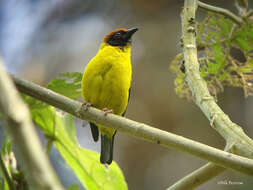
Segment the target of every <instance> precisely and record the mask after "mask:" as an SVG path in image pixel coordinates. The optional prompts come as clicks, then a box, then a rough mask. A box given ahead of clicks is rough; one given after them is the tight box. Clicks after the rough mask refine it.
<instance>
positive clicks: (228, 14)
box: [198, 1, 243, 25]
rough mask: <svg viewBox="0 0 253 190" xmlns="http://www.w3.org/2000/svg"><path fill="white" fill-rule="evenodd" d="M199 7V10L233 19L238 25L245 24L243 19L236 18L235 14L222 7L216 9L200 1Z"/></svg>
mask: <svg viewBox="0 0 253 190" xmlns="http://www.w3.org/2000/svg"><path fill="white" fill-rule="evenodd" d="M198 6H199V8H202V9H205V10H208V11H212V12H215V13H219V14H222V15H224V16H225V17H227V18H229V19H231V20H232V21H234V22H235V23H236V24H238V25H241V24H242V23H243V19H241V18H240V17H238V16H236V15H235V14H234V13H232V12H231V11H229V10H227V9H223V8H220V7H215V6H212V5H208V4H206V3H202V2H200V1H198Z"/></svg>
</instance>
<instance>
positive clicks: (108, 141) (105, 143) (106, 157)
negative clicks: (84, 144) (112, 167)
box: [100, 133, 115, 165]
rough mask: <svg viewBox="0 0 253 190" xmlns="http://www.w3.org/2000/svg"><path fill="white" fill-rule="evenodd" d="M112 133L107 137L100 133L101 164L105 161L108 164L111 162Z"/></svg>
mask: <svg viewBox="0 0 253 190" xmlns="http://www.w3.org/2000/svg"><path fill="white" fill-rule="evenodd" d="M114 135H115V133H114V134H113V135H112V137H108V136H107V135H105V134H101V153H100V162H101V163H102V164H105V163H107V164H108V165H109V164H111V163H112V160H113V142H114Z"/></svg>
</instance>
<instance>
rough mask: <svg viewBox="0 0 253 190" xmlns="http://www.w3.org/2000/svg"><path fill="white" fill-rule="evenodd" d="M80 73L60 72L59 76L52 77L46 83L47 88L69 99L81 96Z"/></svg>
mask: <svg viewBox="0 0 253 190" xmlns="http://www.w3.org/2000/svg"><path fill="white" fill-rule="evenodd" d="M81 81H82V73H79V72H73V73H69V72H68V73H61V74H60V78H54V79H52V80H51V81H50V82H49V83H48V86H47V87H48V88H49V89H50V90H53V91H55V92H57V93H59V94H62V95H64V96H67V97H69V98H71V99H77V98H79V97H81Z"/></svg>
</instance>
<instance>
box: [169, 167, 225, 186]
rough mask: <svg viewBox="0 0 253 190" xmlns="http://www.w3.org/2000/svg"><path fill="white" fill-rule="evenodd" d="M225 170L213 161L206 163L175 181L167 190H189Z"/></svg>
mask: <svg viewBox="0 0 253 190" xmlns="http://www.w3.org/2000/svg"><path fill="white" fill-rule="evenodd" d="M224 170H226V169H225V168H223V167H220V166H217V165H215V164H213V163H207V164H206V165H204V166H202V167H201V168H199V169H197V170H195V171H194V172H192V173H191V174H189V175H187V176H185V177H184V178H182V179H180V180H179V181H177V182H176V183H175V184H173V185H172V186H170V187H169V188H168V189H167V190H186V189H187V190H190V189H194V188H196V187H198V186H200V185H201V184H203V183H205V182H207V181H208V180H210V179H212V178H214V177H216V176H217V175H219V174H220V173H222V172H223V171H224Z"/></svg>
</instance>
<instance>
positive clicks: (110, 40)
mask: <svg viewBox="0 0 253 190" xmlns="http://www.w3.org/2000/svg"><path fill="white" fill-rule="evenodd" d="M137 30H138V29H137V28H134V29H129V30H127V29H125V28H119V29H116V30H113V31H112V32H110V33H109V34H107V35H106V36H105V38H104V42H105V43H107V44H109V45H111V46H120V47H123V46H126V45H127V44H128V43H130V42H131V37H132V35H133V34H134V33H135V32H136V31H137Z"/></svg>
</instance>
